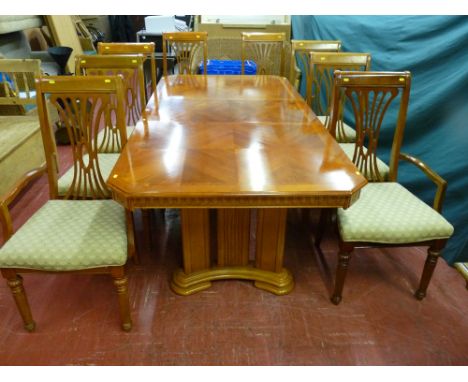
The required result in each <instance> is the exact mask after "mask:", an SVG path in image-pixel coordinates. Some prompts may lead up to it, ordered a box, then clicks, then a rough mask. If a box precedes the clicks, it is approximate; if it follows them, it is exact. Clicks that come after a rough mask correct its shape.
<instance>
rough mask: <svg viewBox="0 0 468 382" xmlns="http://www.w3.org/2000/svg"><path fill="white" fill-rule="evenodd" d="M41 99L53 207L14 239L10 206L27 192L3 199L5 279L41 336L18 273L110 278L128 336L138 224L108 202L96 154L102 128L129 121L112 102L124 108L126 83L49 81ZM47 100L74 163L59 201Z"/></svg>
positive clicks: (42, 83) (0, 262)
mask: <svg viewBox="0 0 468 382" xmlns="http://www.w3.org/2000/svg"><path fill="white" fill-rule="evenodd" d="M36 93H37V104H38V113H39V116H40V122H41V133H42V136H43V142H44V151H45V154H46V162H47V175H48V181H49V189H50V200H49V201H47V202H46V203H45V205H43V206H42V207H41V208H40V209H39V210H38V211H37V212H36V213H34V214H33V216H32V217H31V218H30V219H29V220H28V221H27V222H26V223H25V224H24V225H23V226H22V227H21V228H20V229H19V230H18V231H17V232H16V233H15V234H12V231H13V229H12V222H11V216H10V214H9V211H8V205H9V204H10V203H11V201H12V199H13V198H14V197H15V196H16V195H18V193H19V192H20V191H21V187H18V188H17V189H16V190H14V191H13V192H12V193H10V195H9V197H8V198H6V199H5V198H4V199H1V200H0V220H1V221H2V223H3V226H4V234H5V235H4V238H6V240H7V241H6V243H5V244H4V245H3V247H2V248H1V249H0V270H1V273H2V275H3V277H4V278H5V279H6V280H7V283H8V286H9V287H10V289H11V292H12V294H13V297H14V299H15V302H16V305H17V307H18V310H19V312H20V314H21V317H22V319H23V322H24V326H25V328H26V330H28V331H33V330H34V328H35V323H34V320H33V318H32V314H31V310H30V307H29V304H28V300H27V297H26V293H25V291H24V288H23V283H22V278H21V276H20V275H19V274H22V273H29V272H39V273H69V272H77V273H92V274H97V273H98V274H110V275H111V276H112V278H113V280H114V285H115V287H116V290H117V294H118V300H119V311H120V319H121V326H122V329H123V330H125V331H129V330H130V329H131V327H132V321H131V317H130V304H129V297H128V288H127V285H128V281H127V277H126V275H125V270H124V266H125V264H126V261H127V258H128V257H131V256H132V255H133V254H134V252H135V250H134V239H133V226H132V225H133V223H132V220H131V215H130V214H129V213H128V212H126V210H125V209H124V208H123V207H122V206H120V205H119V204H118V203H116V202H114V201H113V200H109V199H107V197H108V195H109V193H110V191H109V189H108V188H107V186H106V178H105V175H104V174H103V173H102V171H101V166H100V165H101V163H100V156H98V155H97V149H98V147H97V135H98V127H99V125H100V122H101V121H105V120H108V119H109V118H111V114H112V113H114V112H115V113H116V118H117V119H119V120H121V121H123V119H124V112H123V107H118V109H117V110H115V102H114V100H113V98H115V97H117V103H122V101H121V99H122V93H123V80H122V78H120V77H110V76H95V77H70V76H60V77H48V78H43V79H37V80H36ZM46 99H48V100H49V101H50V102H51V104H52V105H54V106H55V107H57V109H58V110H59V113H60V115H61V118H62V121H63V122H64V123H65V125H66V129H67V131H68V134H69V136H70V142H71V145H72V152H73V159H74V164H73V170H74V176H73V181H72V182H71V183H70V185H69V188H68V189H67V190H66V192H65V193H64V195H63V196H61V198H60V199H59V194H58V189H57V188H58V187H57V184H58V180H57V173H58V158H57V149H56V146H55V140H54V134H53V130H52V125H51V124H50V120H49V116H48V114H49V113H48V111H47V107H46ZM121 135H122V136H124V134H123V131H122V134H121Z"/></svg>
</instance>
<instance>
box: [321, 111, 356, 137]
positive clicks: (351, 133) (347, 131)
mask: <svg viewBox="0 0 468 382" xmlns="http://www.w3.org/2000/svg"><path fill="white" fill-rule="evenodd" d="M317 118H318V119H319V121H320V122H322V124H323V125H324V126H326V124H325V122H326V119H327V117H326V116H325V115H318V116H317ZM343 128H344V132H345V135H346V137H340V136H339V135H338V134H339V132H338V131H337V132H336V134H337V136H336V141H337V142H340V143H341V142H343V143H353V142H356V130H354V129H353V128H352V127H351V126H349V125H347V124H346V123H344V122H343Z"/></svg>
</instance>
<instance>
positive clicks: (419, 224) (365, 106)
mask: <svg viewBox="0 0 468 382" xmlns="http://www.w3.org/2000/svg"><path fill="white" fill-rule="evenodd" d="M334 78H335V80H334V89H333V95H332V106H331V113H330V132H331V134H332V135H333V134H335V132H336V130H337V128H338V127H337V125H338V122H339V118H340V114H341V107H342V106H341V105H342V103H343V100H344V98H347V99H348V100H349V101H350V103H351V105H352V110H353V112H354V117H355V123H356V125H355V126H356V138H357V139H356V145H355V150H354V155H353V162H354V164H355V165H356V167H357V169H358V170H359V171H360V172H361V173H362V174H364V175H366V177H367V179H369V180H370V183H368V184H367V185H366V186H365V187H364V188H363V189H362V190H361V192H360V198H359V199H358V200H357V201H356V202H355V203H354V204H353V205H352V206H351V207H349V208H348V209H342V208H339V209H338V210H337V224H338V231H339V237H340V239H339V254H338V265H337V271H336V278H335V287H334V292H333V295H332V297H331V300H332V302H333V303H334V304H339V302H340V301H341V299H342V290H343V285H344V281H345V277H346V272H347V269H348V264H349V260H350V258H351V253H352V251H353V250H354V248H360V247H395V246H399V247H409V246H428V247H429V249H428V255H427V259H426V263H425V265H424V269H423V272H422V276H421V280H420V284H419V287H418V289H417V291H416V292H415V297H416V298H417V299H418V300H421V299H423V298H424V297H425V295H426V290H427V287H428V285H429V282H430V280H431V277H432V274H433V271H434V268H435V266H436V263H437V260H438V258H439V256H440V254H441V252H442V250H443V248H444V246H445V244H446V242H447V240H448V239H449V238H450V236H451V235H452V233H453V227H452V225H451V224H450V223H449V222H448V221H447V220H445V218H444V217H443V216H442V215H441V209H442V202H443V198H444V195H445V190H446V187H447V183H446V182H445V181H444V180H443V179H442V178H441V177H440V176H439V175H438V174H436V173H435V172H434V171H433V170H431V169H430V168H429V167H428V166H427V165H425V164H424V163H423V162H421V161H420V160H418V159H416V158H413V157H411V156H409V155H407V154H403V153H401V152H400V147H401V144H402V140H403V132H404V128H405V123H406V114H407V109H408V100H409V93H410V86H411V75H410V73H409V72H353V71H347V72H345V71H335V74H334ZM391 106H396V107H397V111H398V112H397V113H396V123H395V131H394V137H393V143H392V149H391V157H390V170H389V175H388V178H384V177H383V176H382V174H380V173H379V169H378V166H377V164H376V159H377V156H376V150H377V147H378V145H379V136H380V129H381V126H382V123H383V122H384V121H386V120H387V118H392V115H394V113H388V111H389V109H390V108H391ZM394 117H395V116H394ZM365 142H367V144H366V146H367V150H364V149H363V147H364V143H365ZM400 160H406V161H408V162H409V163H412V164H414V165H415V166H416V167H417V168H419V169H420V170H422V171H423V172H424V173H425V174H426V175H427V176H428V178H429V179H430V180H432V181H433V182H434V183H435V185H436V186H437V192H436V196H435V199H434V204H433V206H432V207H430V206H429V205H427V204H426V203H424V202H423V201H421V200H420V199H419V198H418V197H416V196H415V195H413V194H412V193H411V192H410V191H408V190H407V189H406V188H405V187H403V186H402V185H401V184H399V183H398V182H397V175H398V163H399V161H400Z"/></svg>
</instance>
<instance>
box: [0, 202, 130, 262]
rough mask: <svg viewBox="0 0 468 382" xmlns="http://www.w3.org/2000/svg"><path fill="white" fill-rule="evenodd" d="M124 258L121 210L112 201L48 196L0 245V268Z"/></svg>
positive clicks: (122, 214)
mask: <svg viewBox="0 0 468 382" xmlns="http://www.w3.org/2000/svg"><path fill="white" fill-rule="evenodd" d="M126 261H127V232H126V225H125V210H124V208H123V207H121V206H120V205H119V204H117V203H116V202H114V201H112V200H87V201H65V200H51V201H48V202H47V203H46V204H45V205H44V206H43V207H42V208H40V209H39V211H37V212H36V213H35V214H34V215H33V216H32V217H31V218H30V219H29V220H28V221H27V222H26V223H25V224H24V225H23V226H22V227H21V228H20V229H19V230H18V232H16V233H15V234H14V235H13V236H12V238H11V239H10V240H9V241H7V242H6V243H5V245H4V246H3V247H2V248H1V249H0V268H26V269H37V270H45V271H68V270H80V269H89V268H98V267H105V266H121V265H124V264H125V262H126Z"/></svg>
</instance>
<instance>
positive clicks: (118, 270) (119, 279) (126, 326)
mask: <svg viewBox="0 0 468 382" xmlns="http://www.w3.org/2000/svg"><path fill="white" fill-rule="evenodd" d="M111 275H112V278H113V279H114V285H115V288H116V290H117V295H118V298H119V311H120V320H121V323H122V329H123V330H124V331H126V332H129V331H130V330H131V329H132V318H131V316H130V300H129V296H128V279H127V276H126V275H125V271H124V268H123V267H114V268H112V270H111Z"/></svg>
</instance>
